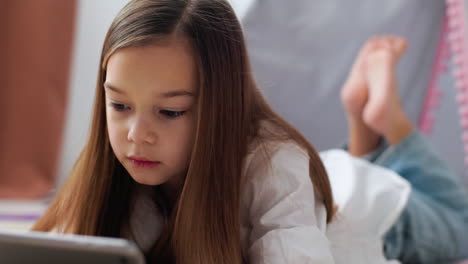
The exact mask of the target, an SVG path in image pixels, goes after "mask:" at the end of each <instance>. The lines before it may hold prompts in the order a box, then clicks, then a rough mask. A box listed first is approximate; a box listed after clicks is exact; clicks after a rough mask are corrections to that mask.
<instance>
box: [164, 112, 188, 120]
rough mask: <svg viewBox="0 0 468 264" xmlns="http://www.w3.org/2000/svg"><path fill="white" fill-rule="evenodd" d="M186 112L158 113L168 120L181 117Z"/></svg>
mask: <svg viewBox="0 0 468 264" xmlns="http://www.w3.org/2000/svg"><path fill="white" fill-rule="evenodd" d="M186 112H187V111H171V110H160V111H159V113H160V114H162V115H163V116H164V117H166V118H168V119H175V118H178V117H181V116H183V115H184V114H185V113H186Z"/></svg>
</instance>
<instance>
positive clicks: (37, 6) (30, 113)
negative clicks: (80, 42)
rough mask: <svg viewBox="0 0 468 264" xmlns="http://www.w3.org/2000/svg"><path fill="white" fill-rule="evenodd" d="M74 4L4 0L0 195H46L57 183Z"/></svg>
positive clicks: (56, 0) (54, 0)
mask: <svg viewBox="0 0 468 264" xmlns="http://www.w3.org/2000/svg"><path fill="white" fill-rule="evenodd" d="M75 4H76V3H75V1H74V0H66V1H63V0H41V1H37V0H22V1H17V0H3V1H1V5H2V6H1V8H0V10H2V11H0V12H2V14H1V15H0V24H1V25H3V26H2V28H0V29H1V30H2V33H1V35H2V41H1V42H2V44H1V46H0V47H1V50H2V52H3V56H4V59H2V60H0V65H1V66H0V67H1V69H2V73H3V75H2V78H1V79H0V81H1V83H0V85H1V86H0V87H1V89H0V98H1V99H0V100H1V101H0V102H1V104H0V117H1V119H0V127H1V129H0V197H2V198H5V197H8V198H31V197H41V196H43V195H45V194H46V193H47V192H48V191H49V189H50V188H51V187H52V186H53V185H54V183H55V172H56V167H57V160H58V153H59V150H60V144H61V139H62V131H63V124H64V114H65V106H66V99H67V91H68V79H69V69H70V58H71V49H72V42H73V32H74V19H75V11H76V10H75V9H76V7H75Z"/></svg>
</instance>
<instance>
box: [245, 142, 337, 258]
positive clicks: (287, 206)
mask: <svg viewBox="0 0 468 264" xmlns="http://www.w3.org/2000/svg"><path fill="white" fill-rule="evenodd" d="M265 153H268V154H267V155H263V154H262V151H257V155H254V158H252V160H251V162H250V164H249V166H248V168H247V172H246V175H247V177H248V179H247V180H248V184H247V188H246V194H245V196H246V199H245V203H246V206H247V207H248V212H247V214H248V219H249V220H248V224H249V226H250V234H249V235H248V240H249V241H248V246H247V248H246V249H245V250H247V256H248V259H249V263H254V264H260V263H265V264H266V263H268V264H275V263H278V264H279V263H304V264H307V263H311V264H312V263H313V264H332V263H334V260H333V257H332V254H331V250H330V246H329V242H328V239H327V237H326V236H325V228H326V211H325V207H324V205H323V204H322V203H319V202H317V200H316V198H315V194H314V188H313V185H312V182H311V179H310V176H309V158H308V155H307V154H306V153H305V152H304V151H303V150H302V149H300V148H299V147H298V146H297V145H295V144H292V143H287V144H286V143H282V144H279V146H277V147H276V148H275V150H274V151H266V152H265Z"/></svg>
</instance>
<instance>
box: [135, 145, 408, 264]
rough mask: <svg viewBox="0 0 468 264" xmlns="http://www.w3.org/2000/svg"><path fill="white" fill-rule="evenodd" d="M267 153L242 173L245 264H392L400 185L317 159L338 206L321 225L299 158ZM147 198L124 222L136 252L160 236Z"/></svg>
mask: <svg viewBox="0 0 468 264" xmlns="http://www.w3.org/2000/svg"><path fill="white" fill-rule="evenodd" d="M268 151H269V153H270V154H269V157H266V156H265V155H263V151H262V150H260V149H259V148H257V149H254V150H253V151H251V152H250V154H249V155H248V156H247V157H246V162H245V167H244V172H243V173H244V175H243V177H244V178H243V179H244V180H245V182H244V183H243V186H244V189H243V196H242V202H241V212H240V214H241V215H240V217H241V224H242V227H241V242H242V246H243V252H244V254H245V255H246V256H248V259H249V262H250V263H253V264H260V263H265V264H266V263H268V264H275V263H278V264H279V263H304V264H306V263H311V264H312V263H313V264H332V263H337V264H338V263H340V264H341V263H346V264H366V263H369V264H370V263H372V264H380V263H382V264H383V263H399V262H398V261H389V260H386V259H385V257H384V254H383V235H384V234H385V232H386V231H387V230H388V229H389V228H390V227H391V226H392V224H393V223H394V221H395V220H396V218H397V217H398V216H399V214H400V213H401V211H402V209H403V208H404V206H405V204H406V202H407V199H408V195H409V191H410V187H409V184H408V183H407V182H406V181H405V180H404V179H402V178H401V177H400V176H398V175H396V174H395V173H393V172H392V171H390V170H387V169H384V168H381V167H378V166H375V165H372V164H370V163H369V162H367V161H364V160H361V159H357V158H354V157H352V156H350V155H349V154H348V153H346V152H345V151H342V150H331V151H327V152H324V153H321V158H322V161H323V162H324V164H325V167H326V169H327V172H328V175H329V178H330V182H331V185H332V190H333V195H334V199H335V203H336V204H337V206H338V213H337V215H336V218H335V219H334V220H333V221H332V222H331V223H329V224H327V223H326V210H325V207H324V205H323V203H321V202H320V201H318V200H317V199H316V195H315V194H314V188H313V186H312V182H311V180H310V177H309V161H308V155H307V154H306V152H305V151H303V150H302V149H301V148H300V147H298V146H297V145H296V144H294V143H276V144H272V145H271V146H270V147H268ZM149 192H150V189H149V188H148V187H142V190H141V192H139V194H138V197H137V204H136V207H135V210H134V212H133V214H132V218H131V221H130V226H131V229H132V232H133V233H134V234H135V239H136V242H137V243H138V244H139V245H140V246H142V247H143V248H144V249H148V248H149V247H150V246H151V244H152V243H154V241H155V240H156V239H157V238H158V236H159V234H160V231H161V228H162V219H161V216H160V215H159V214H158V212H157V211H156V209H155V206H154V204H153V203H152V201H151V198H150V195H149Z"/></svg>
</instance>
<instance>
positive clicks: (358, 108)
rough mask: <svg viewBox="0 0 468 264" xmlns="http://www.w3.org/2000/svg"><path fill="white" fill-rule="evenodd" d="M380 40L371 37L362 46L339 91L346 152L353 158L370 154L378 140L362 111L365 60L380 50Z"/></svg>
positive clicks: (365, 89)
mask: <svg viewBox="0 0 468 264" xmlns="http://www.w3.org/2000/svg"><path fill="white" fill-rule="evenodd" d="M381 38H382V37H373V38H371V39H369V40H368V41H367V42H366V43H365V44H364V46H363V47H362V48H361V50H360V51H359V54H358V56H357V57H356V60H355V62H354V64H353V66H352V69H351V72H350V74H349V76H348V79H347V80H346V82H345V84H344V85H343V88H342V90H341V102H342V104H343V107H344V109H345V110H346V114H347V118H348V131H349V135H348V143H349V145H348V152H349V153H350V154H351V155H353V156H362V155H365V154H367V153H369V152H371V151H372V150H374V149H375V148H376V147H377V145H378V142H379V139H380V135H379V134H377V133H376V132H374V131H373V130H372V129H371V128H370V127H369V126H368V125H366V124H365V122H364V120H363V110H364V107H365V106H366V104H367V101H368V97H369V87H368V80H367V71H366V60H367V58H368V57H369V55H370V54H372V53H374V52H375V51H376V50H378V49H380V48H382V47H381V45H382V41H380V39H381Z"/></svg>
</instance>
